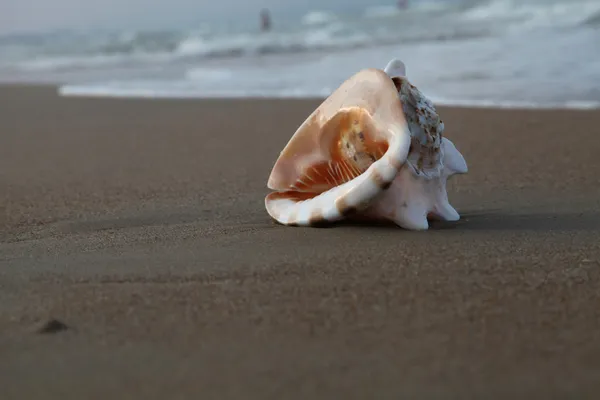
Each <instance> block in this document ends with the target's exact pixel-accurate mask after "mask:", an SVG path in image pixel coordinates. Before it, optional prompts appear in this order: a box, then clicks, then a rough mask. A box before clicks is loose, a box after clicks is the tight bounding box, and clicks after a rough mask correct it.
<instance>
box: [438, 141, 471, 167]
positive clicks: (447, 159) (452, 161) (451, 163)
mask: <svg viewBox="0 0 600 400" xmlns="http://www.w3.org/2000/svg"><path fill="white" fill-rule="evenodd" d="M442 146H443V147H444V167H445V168H446V171H447V175H448V176H450V175H454V174H466V173H467V172H468V171H469V168H468V167H467V162H466V161H465V158H464V157H463V155H462V154H460V152H459V151H458V150H457V149H456V146H454V143H452V142H451V141H450V140H449V139H447V138H442Z"/></svg>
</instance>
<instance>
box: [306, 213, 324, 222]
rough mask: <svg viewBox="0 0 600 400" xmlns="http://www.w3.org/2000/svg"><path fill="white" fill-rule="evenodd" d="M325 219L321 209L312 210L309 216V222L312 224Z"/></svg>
mask: <svg viewBox="0 0 600 400" xmlns="http://www.w3.org/2000/svg"><path fill="white" fill-rule="evenodd" d="M323 220H324V218H323V213H322V212H321V210H319V209H314V210H312V211H311V213H310V216H309V217H308V223H309V224H310V225H317V224H319V223H321V222H323Z"/></svg>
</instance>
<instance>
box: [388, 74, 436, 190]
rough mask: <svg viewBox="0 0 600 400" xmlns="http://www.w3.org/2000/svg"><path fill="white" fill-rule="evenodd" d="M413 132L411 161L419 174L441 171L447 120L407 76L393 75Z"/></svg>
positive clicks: (421, 175)
mask: <svg viewBox="0 0 600 400" xmlns="http://www.w3.org/2000/svg"><path fill="white" fill-rule="evenodd" d="M393 80H394V82H395V83H396V87H398V88H399V91H398V95H399V97H400V100H401V102H402V109H403V110H404V115H405V116H406V120H407V122H408V126H409V129H410V133H411V149H410V152H409V155H408V164H409V165H410V166H411V167H412V168H413V171H414V173H415V174H416V175H418V176H420V177H424V178H434V177H438V176H440V174H441V173H442V162H443V157H444V154H443V147H442V138H443V134H444V122H443V121H442V120H441V118H440V116H439V115H438V113H437V110H436V109H435V107H434V105H433V103H432V102H431V101H430V100H429V99H428V98H427V97H425V95H423V93H421V91H419V89H417V87H415V86H414V85H413V84H411V83H410V82H409V81H408V80H407V79H406V78H393Z"/></svg>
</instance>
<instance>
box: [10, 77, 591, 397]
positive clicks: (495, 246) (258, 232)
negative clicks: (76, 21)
mask: <svg viewBox="0 0 600 400" xmlns="http://www.w3.org/2000/svg"><path fill="white" fill-rule="evenodd" d="M319 102H320V100H318V99H317V100H285V101H283V100H203V101H198V100H181V101H173V100H157V101H149V100H124V99H123V100H117V99H112V100H111V99H81V98H66V99H65V98H59V97H57V96H56V94H55V88H52V87H18V86H4V87H1V88H0V207H1V209H0V242H1V243H0V388H2V389H1V390H2V396H1V397H2V399H5V400H7V399H25V398H27V399H29V398H31V399H33V398H36V399H42V398H44V399H59V398H60V399H78V400H81V399H106V398H119V399H121V398H143V399H183V398H189V399H245V400H247V399H284V398H285V399H333V398H340V399H374V398H377V399H399V398H459V399H465V398H533V397H535V398H578V399H583V398H597V396H598V395H599V394H600V285H599V281H600V279H599V278H600V273H599V271H600V211H599V210H600V162H599V161H598V154H600V139H599V137H598V126H599V125H600V112H598V111H527V110H523V111H519V110H492V109H490V110H486V109H481V110H470V109H462V108H440V113H441V114H442V117H443V118H444V120H445V123H446V127H447V135H448V136H449V137H450V138H451V139H452V140H453V141H454V143H455V144H456V146H457V147H458V149H459V150H460V151H461V152H462V153H463V154H464V156H465V158H466V160H467V162H468V165H469V167H470V171H469V174H468V175H464V176H458V177H456V178H455V179H454V180H453V181H451V183H450V185H449V196H450V199H451V202H452V204H453V205H454V206H455V207H456V208H457V209H458V211H459V212H460V213H461V215H462V216H463V218H462V220H461V221H459V222H457V223H435V224H433V225H432V227H431V230H429V231H427V232H408V231H404V230H402V229H400V228H396V227H393V226H378V225H365V226H361V225H358V224H340V225H336V226H333V227H329V228H292V227H283V226H281V225H277V224H275V223H274V222H273V221H272V220H271V219H270V218H269V216H268V215H267V213H266V211H265V209H264V205H263V199H264V196H265V194H266V193H268V189H267V188H266V180H267V177H268V174H269V172H270V169H271V167H272V165H273V163H274V161H275V159H276V158H277V155H278V154H279V151H280V150H281V149H282V148H283V146H284V145H285V143H286V142H287V140H288V139H289V137H290V136H291V134H292V133H293V132H294V130H295V129H296V127H297V126H298V125H299V124H300V123H301V122H302V121H303V120H304V118H305V117H306V116H307V115H308V113H310V112H311V111H312V110H313V109H314V108H315V107H316V106H317V105H318V104H319ZM52 319H56V320H57V321H56V322H55V323H54V324H52V323H50V324H49V325H48V326H46V328H47V329H46V330H44V329H43V328H44V325H45V324H48V323H49V322H50V321H51V320H52Z"/></svg>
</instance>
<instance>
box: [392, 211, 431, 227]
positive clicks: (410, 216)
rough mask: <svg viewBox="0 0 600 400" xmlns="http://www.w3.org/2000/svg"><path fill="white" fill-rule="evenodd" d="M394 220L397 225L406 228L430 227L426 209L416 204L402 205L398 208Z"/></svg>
mask: <svg viewBox="0 0 600 400" xmlns="http://www.w3.org/2000/svg"><path fill="white" fill-rule="evenodd" d="M393 220H394V222H395V223H396V224H397V225H399V226H400V227H402V228H404V229H410V230H414V231H424V230H427V229H428V228H429V222H428V221H427V212H426V210H425V209H423V208H421V207H419V206H415V205H409V206H408V207H401V208H400V209H398V210H397V211H396V215H395V216H394V218H393Z"/></svg>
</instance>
